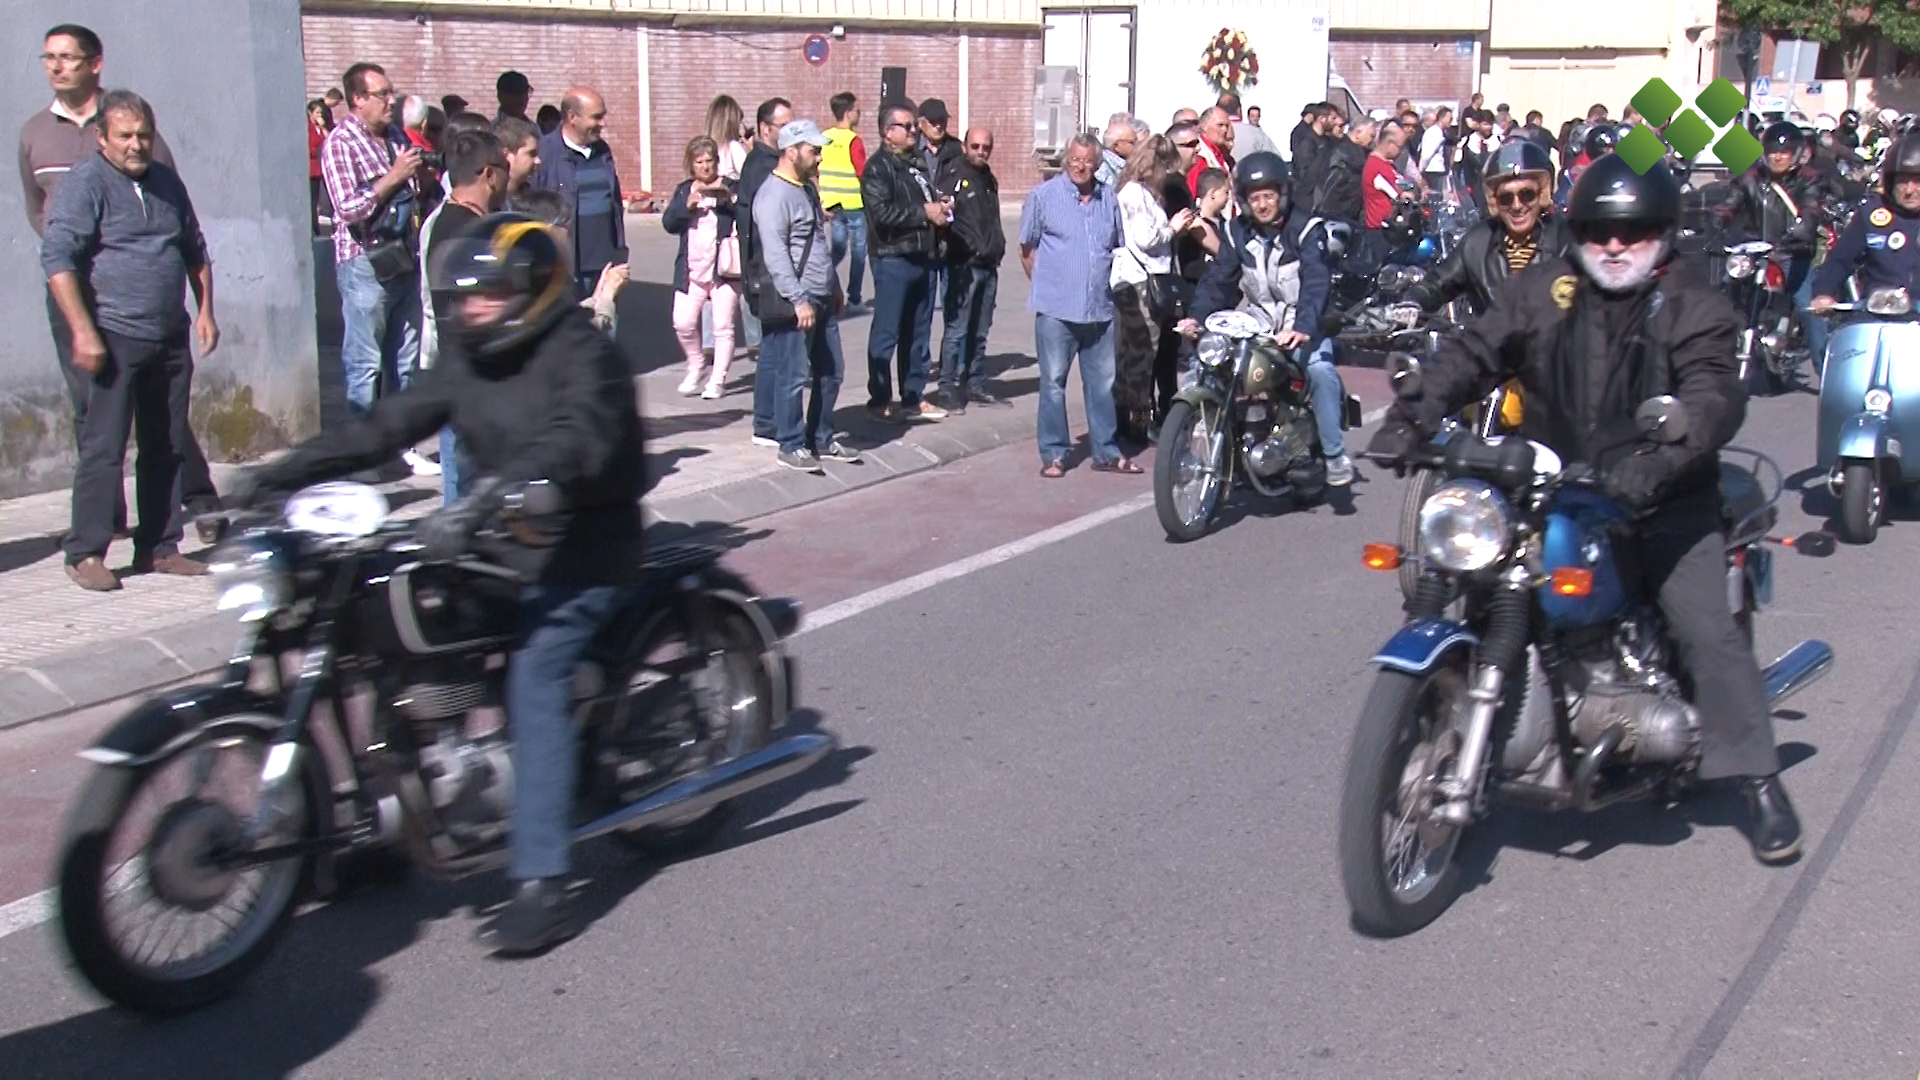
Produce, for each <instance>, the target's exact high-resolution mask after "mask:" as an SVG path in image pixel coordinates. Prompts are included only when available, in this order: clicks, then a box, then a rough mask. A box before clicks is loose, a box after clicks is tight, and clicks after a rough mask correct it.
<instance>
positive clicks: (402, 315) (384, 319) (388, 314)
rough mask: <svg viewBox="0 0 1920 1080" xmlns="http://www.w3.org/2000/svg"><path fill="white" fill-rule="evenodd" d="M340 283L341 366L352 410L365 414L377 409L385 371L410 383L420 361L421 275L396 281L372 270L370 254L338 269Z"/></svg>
mask: <svg viewBox="0 0 1920 1080" xmlns="http://www.w3.org/2000/svg"><path fill="white" fill-rule="evenodd" d="M333 277H334V281H335V283H337V284H338V285H339V286H340V319H341V322H342V323H343V324H344V327H345V331H344V334H343V336H342V338H341V341H340V366H341V367H342V368H343V369H345V373H346V380H347V415H348V416H350V417H352V418H354V419H356V420H357V419H360V418H362V417H364V416H366V415H367V414H368V413H369V412H372V411H373V403H374V400H375V399H376V398H378V397H379V396H380V377H381V375H382V374H385V375H386V376H387V377H388V378H389V379H392V380H393V382H394V384H395V385H396V386H399V387H400V388H402V389H405V388H406V386H407V385H408V384H409V383H411V382H413V372H414V367H415V366H416V365H418V364H419V362H420V275H419V274H417V273H413V274H407V275H405V276H403V277H399V278H395V279H394V280H392V281H385V282H383V281H381V280H380V279H379V278H376V277H374V276H373V266H372V265H371V264H369V263H368V262H367V257H366V256H365V255H357V256H355V257H353V258H351V259H348V260H347V261H346V262H343V263H341V264H339V265H338V266H335V267H334V269H333Z"/></svg>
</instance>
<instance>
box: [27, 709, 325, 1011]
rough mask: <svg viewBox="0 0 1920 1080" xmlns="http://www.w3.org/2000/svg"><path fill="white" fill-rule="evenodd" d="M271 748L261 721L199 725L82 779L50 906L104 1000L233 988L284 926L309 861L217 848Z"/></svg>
mask: <svg viewBox="0 0 1920 1080" xmlns="http://www.w3.org/2000/svg"><path fill="white" fill-rule="evenodd" d="M267 749H268V743H267V740H266V738H265V737H264V736H263V735H262V734H260V733H259V732H256V731H236V730H233V729H228V730H225V731H208V732H205V733H203V735H202V736H201V737H200V738H199V739H196V740H193V741H192V742H189V743H188V744H187V745H185V746H182V747H181V748H180V749H179V750H178V751H176V752H175V753H173V754H172V755H170V756H168V757H166V758H164V759H162V760H160V761H158V762H155V763H153V764H152V765H149V766H146V767H143V768H137V769H136V768H127V767H122V766H103V767H101V768H97V769H95V770H94V773H93V775H92V777H90V778H89V779H88V781H87V784H86V787H85V788H84V789H82V791H81V793H80V798H79V800H78V801H77V802H76V803H75V804H74V808H73V813H72V815H71V817H70V818H69V820H68V824H67V833H66V837H65V840H64V842H63V843H62V845H61V853H60V861H59V877H58V881H59V901H58V911H59V917H60V931H61V937H62V938H63V940H64V941H65V943H66V946H67V950H68V952H69V953H70V954H72V956H73V960H74V963H75V964H76V965H77V966H78V967H79V969H80V973H81V974H82V975H83V976H85V978H86V980H87V981H88V982H89V983H92V984H93V986H94V988H95V989H97V990H99V991H100V992H101V993H102V994H104V995H106V996H107V997H108V998H109V999H111V1000H113V1001H115V1002H117V1003H118V1004H120V1005H123V1006H125V1007H127V1008H129V1009H133V1010H135V1011H137V1012H143V1013H149V1014H153V1015H167V1014H171V1013H180V1012H186V1011H188V1010H191V1009H197V1008H199V1007H201V1006H203V1005H207V1004H209V1003H211V1002H213V1001H215V1000H218V999H219V998H221V997H224V996H226V995H227V994H228V993H230V992H231V991H232V990H233V989H234V988H235V987H236V986H237V985H238V984H239V983H240V982H241V980H243V979H244V978H246V976H247V975H248V974H249V973H250V972H251V971H252V970H253V969H254V968H255V967H256V966H258V965H259V963H260V962H261V961H262V960H264V959H265V958H266V956H267V954H268V952H270V951H271V950H272V948H273V945H274V943H275V941H276V940H277V939H278V938H279V936H280V934H281V933H282V932H283V931H284V930H285V929H286V927H287V923H288V922H289V920H290V919H291V917H292V915H293V907H294V900H295V896H296V892H297V887H298V885H299V882H300V874H301V869H302V866H303V863H304V860H302V859H297V858H296V859H282V860H280V861H278V862H273V863H267V864H265V865H252V866H242V867H238V868H236V867H232V866H227V865H222V863H221V861H220V858H219V857H220V856H222V855H227V854H232V853H234V852H236V851H237V850H239V849H240V847H241V846H242V845H243V844H244V843H245V836H244V833H245V829H246V822H247V820H248V819H249V818H250V817H251V816H252V813H253V810H254V805H255V804H257V802H258V796H259V791H260V773H261V769H262V767H263V766H264V764H265V761H266V754H267ZM236 760H237V761H239V762H240V763H241V764H239V765H237V766H235V767H233V768H231V769H226V768H224V766H226V765H227V764H228V762H229V761H236ZM180 774H184V775H180ZM223 790H224V791H227V792H230V793H232V794H236V795H238V797H239V800H238V801H240V802H243V803H246V804H247V805H244V806H235V805H232V804H231V803H230V802H228V801H224V800H223V799H222V798H221V797H220V794H221V792H222V791H223ZM284 791H285V793H286V794H285V798H286V799H287V800H288V805H286V806H283V807H282V809H283V810H284V811H285V813H284V815H283V816H282V818H281V820H284V821H288V822H292V823H299V824H300V827H301V828H307V827H310V810H309V808H308V807H307V805H306V798H305V791H304V789H303V788H302V787H301V786H300V785H299V784H298V783H292V784H289V785H287V786H286V787H285V789H284ZM288 831H293V830H291V829H290V830H288ZM299 838H300V837H299V836H297V835H281V836H272V837H270V838H269V839H268V840H267V843H268V844H284V843H291V842H293V841H295V840H297V839H299Z"/></svg>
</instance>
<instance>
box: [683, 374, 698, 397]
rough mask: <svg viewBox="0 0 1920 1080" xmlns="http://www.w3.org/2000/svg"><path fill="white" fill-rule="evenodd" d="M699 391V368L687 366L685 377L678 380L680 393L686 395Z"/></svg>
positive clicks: (690, 395) (689, 395)
mask: <svg viewBox="0 0 1920 1080" xmlns="http://www.w3.org/2000/svg"><path fill="white" fill-rule="evenodd" d="M699 392H700V369H699V368H688V369H687V377H686V378H684V379H681V380H680V393H682V394H684V395H686V396H687V397H692V396H693V395H695V394H697V393H699Z"/></svg>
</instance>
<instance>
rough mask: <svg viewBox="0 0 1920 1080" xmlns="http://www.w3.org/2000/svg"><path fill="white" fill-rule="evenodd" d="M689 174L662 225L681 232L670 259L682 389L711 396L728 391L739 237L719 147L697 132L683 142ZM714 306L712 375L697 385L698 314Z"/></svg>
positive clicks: (701, 363)
mask: <svg viewBox="0 0 1920 1080" xmlns="http://www.w3.org/2000/svg"><path fill="white" fill-rule="evenodd" d="M686 165H687V173H688V179H686V180H683V181H681V183H680V186H679V187H677V188H675V189H674V191H673V197H672V198H670V199H668V200H667V206H666V210H665V211H664V212H663V213H662V214H661V215H660V224H661V226H662V227H664V228H665V229H666V230H667V231H668V232H670V233H673V234H674V235H676V236H678V237H680V253H679V254H678V255H676V256H675V257H674V260H673V332H674V336H675V337H677V338H679V340H680V348H681V350H682V351H684V352H685V353H686V356H687V377H686V378H685V379H683V380H681V382H680V392H681V393H682V394H686V395H688V396H692V395H693V394H696V393H698V394H700V396H701V397H703V398H705V399H706V400H708V401H713V400H715V399H716V398H718V397H720V395H722V394H724V393H725V392H726V386H727V367H728V365H730V364H731V363H732V362H733V317H734V312H736V311H737V310H739V303H740V294H739V289H738V284H739V280H740V269H741V268H740V238H739V235H738V234H737V233H736V232H735V230H734V207H735V202H734V183H733V182H732V181H730V180H725V179H722V178H721V176H720V148H719V146H718V145H717V144H716V143H715V142H714V141H713V140H712V139H710V138H708V137H707V136H705V135H701V136H699V137H697V138H695V139H694V140H693V141H692V142H690V143H688V144H687V159H686ZM708 304H712V305H713V374H712V375H711V376H709V377H708V379H707V388H706V390H705V391H704V392H702V391H701V390H700V376H701V373H702V369H704V368H705V366H706V358H705V355H704V354H703V353H702V351H701V348H700V313H701V311H702V310H703V309H705V308H706V306H707V305H708Z"/></svg>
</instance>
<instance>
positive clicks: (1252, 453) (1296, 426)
mask: <svg viewBox="0 0 1920 1080" xmlns="http://www.w3.org/2000/svg"><path fill="white" fill-rule="evenodd" d="M1266 408H1269V406H1263V405H1259V404H1255V405H1250V406H1248V416H1247V421H1248V422H1247V429H1248V430H1247V434H1245V435H1243V436H1242V440H1243V445H1242V447H1241V456H1242V458H1243V459H1244V460H1245V461H1246V463H1247V468H1248V469H1251V470H1252V471H1253V474H1254V475H1255V476H1258V477H1259V478H1260V479H1262V480H1273V479H1275V478H1277V477H1279V476H1280V474H1281V473H1283V472H1286V471H1287V469H1288V468H1289V467H1290V466H1292V465H1295V464H1297V463H1299V462H1302V461H1304V460H1306V459H1307V458H1308V457H1309V456H1310V455H1311V454H1312V453H1313V439H1314V428H1313V417H1312V416H1311V415H1310V414H1308V413H1306V412H1304V411H1298V410H1294V409H1289V408H1284V407H1283V408H1281V409H1280V410H1279V415H1277V416H1268V415H1267V414H1265V413H1264V412H1263V413H1262V420H1263V421H1264V423H1263V424H1256V423H1255V422H1254V420H1253V410H1254V409H1262V410H1264V409H1266ZM1262 427H1264V429H1265V430H1264V432H1262V430H1261V429H1262Z"/></svg>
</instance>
